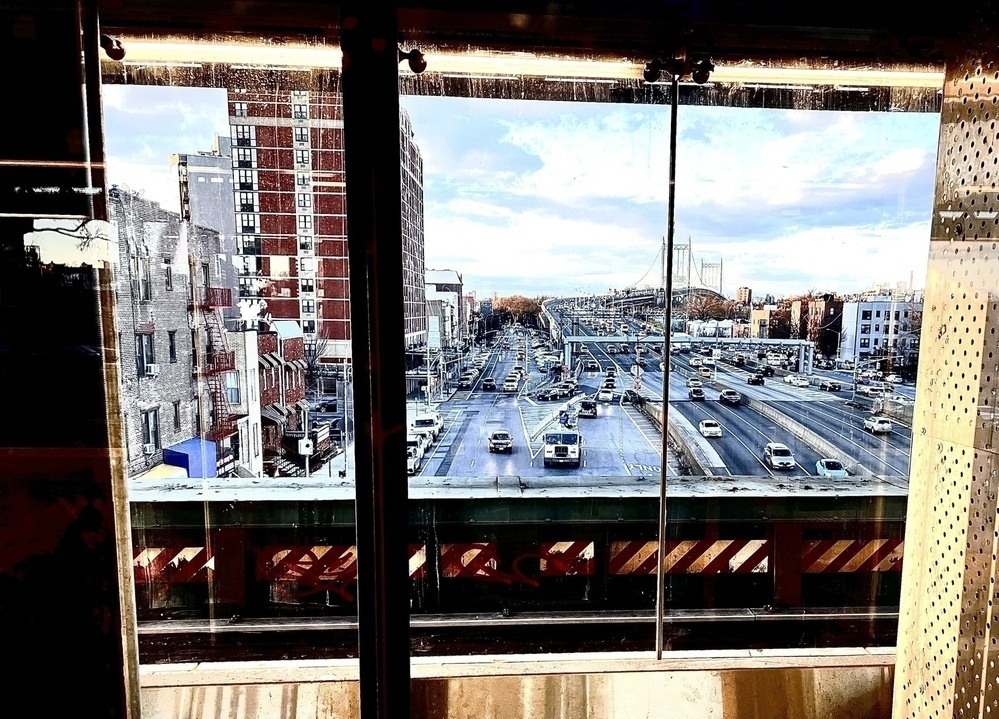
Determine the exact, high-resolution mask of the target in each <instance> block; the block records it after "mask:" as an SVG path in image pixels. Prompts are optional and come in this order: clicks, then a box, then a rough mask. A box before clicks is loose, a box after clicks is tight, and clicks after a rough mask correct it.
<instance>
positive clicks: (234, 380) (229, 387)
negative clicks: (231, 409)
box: [225, 372, 240, 404]
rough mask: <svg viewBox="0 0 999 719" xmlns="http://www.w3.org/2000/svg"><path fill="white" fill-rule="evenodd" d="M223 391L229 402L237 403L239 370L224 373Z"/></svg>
mask: <svg viewBox="0 0 999 719" xmlns="http://www.w3.org/2000/svg"><path fill="white" fill-rule="evenodd" d="M225 393H226V397H227V398H228V400H229V404H239V401H240V400H239V372H226V373H225Z"/></svg>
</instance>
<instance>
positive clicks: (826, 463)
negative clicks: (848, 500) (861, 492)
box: [815, 459, 849, 477]
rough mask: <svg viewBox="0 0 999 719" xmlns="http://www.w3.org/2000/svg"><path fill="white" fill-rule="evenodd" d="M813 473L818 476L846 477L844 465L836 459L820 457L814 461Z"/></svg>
mask: <svg viewBox="0 0 999 719" xmlns="http://www.w3.org/2000/svg"><path fill="white" fill-rule="evenodd" d="M815 474H817V475H818V476H820V477H848V476H849V474H848V473H847V471H846V467H844V466H843V463H842V462H840V461H839V460H838V459H820V460H819V461H818V462H816V463H815Z"/></svg>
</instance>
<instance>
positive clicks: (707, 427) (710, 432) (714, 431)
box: [697, 419, 722, 437]
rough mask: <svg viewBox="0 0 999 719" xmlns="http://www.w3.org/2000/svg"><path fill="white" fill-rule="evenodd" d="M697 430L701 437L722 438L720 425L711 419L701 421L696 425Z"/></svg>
mask: <svg viewBox="0 0 999 719" xmlns="http://www.w3.org/2000/svg"><path fill="white" fill-rule="evenodd" d="M697 429H698V430H699V431H700V433H701V436H702V437H721V436H722V428H721V425H720V424H718V423H717V422H715V421H714V420H713V419H704V420H701V423H700V424H699V425H697Z"/></svg>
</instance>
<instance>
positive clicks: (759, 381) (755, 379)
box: [746, 374, 764, 386]
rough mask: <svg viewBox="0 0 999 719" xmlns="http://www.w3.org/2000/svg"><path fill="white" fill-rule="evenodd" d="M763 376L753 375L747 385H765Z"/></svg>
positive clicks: (748, 378) (747, 380) (749, 377)
mask: <svg viewBox="0 0 999 719" xmlns="http://www.w3.org/2000/svg"><path fill="white" fill-rule="evenodd" d="M763 383H764V382H763V375H761V374H751V375H749V376H748V377H747V378H746V384H757V385H761V386H762V385H763Z"/></svg>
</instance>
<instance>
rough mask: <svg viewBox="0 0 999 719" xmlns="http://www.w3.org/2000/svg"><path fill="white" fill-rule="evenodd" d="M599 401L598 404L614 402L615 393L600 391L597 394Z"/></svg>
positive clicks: (607, 390) (606, 390) (605, 390)
mask: <svg viewBox="0 0 999 719" xmlns="http://www.w3.org/2000/svg"><path fill="white" fill-rule="evenodd" d="M597 401H598V402H613V401H614V392H612V391H611V390H609V389H606V388H605V389H602V390H600V391H599V392H597Z"/></svg>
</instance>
